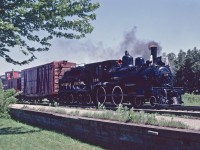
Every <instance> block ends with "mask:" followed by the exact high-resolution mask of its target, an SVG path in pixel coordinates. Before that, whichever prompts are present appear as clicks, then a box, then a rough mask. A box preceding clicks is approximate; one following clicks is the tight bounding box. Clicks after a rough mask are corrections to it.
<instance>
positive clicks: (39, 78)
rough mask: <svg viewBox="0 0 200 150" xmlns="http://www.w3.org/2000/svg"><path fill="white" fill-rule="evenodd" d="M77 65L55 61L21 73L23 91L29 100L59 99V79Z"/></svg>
mask: <svg viewBox="0 0 200 150" xmlns="http://www.w3.org/2000/svg"><path fill="white" fill-rule="evenodd" d="M75 65H76V64H75V63H71V62H68V61H54V62H51V63H48V64H44V65H41V66H36V67H33V68H29V69H25V70H22V71H21V90H22V92H23V96H24V97H25V98H28V99H43V98H48V99H53V98H57V94H58V91H59V83H58V81H59V78H61V77H62V76H63V75H64V73H65V72H66V71H68V70H71V68H72V67H74V66H75Z"/></svg>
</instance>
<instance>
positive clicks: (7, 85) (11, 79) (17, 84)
mask: <svg viewBox="0 0 200 150" xmlns="http://www.w3.org/2000/svg"><path fill="white" fill-rule="evenodd" d="M3 85H4V89H5V90H8V89H15V90H16V91H17V92H19V91H21V73H20V71H14V70H12V71H8V72H6V73H5V78H4V80H3Z"/></svg>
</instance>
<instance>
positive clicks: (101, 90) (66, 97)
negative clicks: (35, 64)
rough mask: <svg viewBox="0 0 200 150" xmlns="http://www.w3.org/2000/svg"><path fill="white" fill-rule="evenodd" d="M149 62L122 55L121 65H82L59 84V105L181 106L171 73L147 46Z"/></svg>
mask: <svg viewBox="0 0 200 150" xmlns="http://www.w3.org/2000/svg"><path fill="white" fill-rule="evenodd" d="M149 50H150V51H151V57H150V58H151V59H150V60H147V61H146V62H145V61H144V58H142V57H137V58H136V59H135V65H133V57H132V56H131V55H129V53H128V52H127V51H126V52H125V55H124V56H123V58H122V61H118V60H108V61H103V62H97V63H91V64H86V65H84V66H79V67H75V68H72V69H71V71H67V72H65V74H64V76H63V78H62V79H60V80H59V85H60V88H59V89H60V90H59V100H60V102H61V103H75V102H76V103H87V104H89V103H91V102H93V103H95V104H97V103H100V104H104V103H106V102H112V103H113V104H114V105H119V104H123V103H130V104H132V106H134V107H136V108H138V107H140V106H142V105H143V104H144V103H145V102H150V104H151V106H152V107H155V106H158V105H174V104H178V105H179V104H181V103H182V100H181V95H182V93H183V88H180V87H173V82H172V72H171V70H170V67H169V66H168V65H165V63H164V62H162V59H161V57H157V46H156V45H151V46H150V47H149Z"/></svg>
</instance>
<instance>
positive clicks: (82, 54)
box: [56, 27, 162, 63]
mask: <svg viewBox="0 0 200 150" xmlns="http://www.w3.org/2000/svg"><path fill="white" fill-rule="evenodd" d="M150 44H154V45H157V47H158V55H159V54H160V53H161V50H162V48H161V46H160V45H159V44H158V43H157V42H155V41H145V40H140V39H138V38H137V37H136V27H134V28H133V29H132V30H130V31H128V32H126V33H125V34H124V38H123V40H122V42H121V43H120V44H119V45H117V46H116V47H117V48H109V47H105V46H104V44H103V43H102V42H98V43H94V42H92V41H90V40H88V41H86V42H82V43H80V42H77V41H71V40H68V41H66V40H65V41H61V40H59V41H58V44H57V45H59V46H60V47H56V49H62V48H63V47H65V49H64V50H63V51H62V53H67V55H66V54H62V56H63V55H66V56H68V58H67V59H68V60H70V61H74V62H78V63H82V62H84V63H92V62H98V61H105V60H111V59H116V60H118V59H120V58H122V56H123V55H124V52H125V51H126V50H127V51H128V52H129V54H130V55H132V56H133V58H134V59H135V58H136V57H143V58H144V59H145V60H149V58H150V50H149V48H148V47H149V45H150Z"/></svg>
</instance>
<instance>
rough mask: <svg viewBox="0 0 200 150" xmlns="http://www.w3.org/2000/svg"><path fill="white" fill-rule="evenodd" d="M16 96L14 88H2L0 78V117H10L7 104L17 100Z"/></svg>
mask: <svg viewBox="0 0 200 150" xmlns="http://www.w3.org/2000/svg"><path fill="white" fill-rule="evenodd" d="M16 96H17V93H16V91H15V89H9V90H4V89H3V84H2V82H1V80H0V118H8V117H10V116H9V108H8V106H9V105H10V104H13V103H15V102H16V101H17V99H16Z"/></svg>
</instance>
